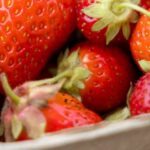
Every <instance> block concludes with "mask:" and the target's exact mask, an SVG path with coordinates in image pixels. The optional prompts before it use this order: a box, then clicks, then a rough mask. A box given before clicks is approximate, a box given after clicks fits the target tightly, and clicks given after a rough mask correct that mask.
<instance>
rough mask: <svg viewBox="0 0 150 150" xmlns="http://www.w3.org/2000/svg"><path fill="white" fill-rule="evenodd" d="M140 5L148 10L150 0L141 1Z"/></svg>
mask: <svg viewBox="0 0 150 150" xmlns="http://www.w3.org/2000/svg"><path fill="white" fill-rule="evenodd" d="M140 5H141V6H142V7H144V8H146V9H149V8H150V1H149V0H141V4H140Z"/></svg>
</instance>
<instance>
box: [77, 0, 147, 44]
mask: <svg viewBox="0 0 150 150" xmlns="http://www.w3.org/2000/svg"><path fill="white" fill-rule="evenodd" d="M143 4H146V3H144V2H143ZM138 5H140V1H139V0H128V1H127V0H121V1H120V0H115V1H114V0H107V1H106V0H78V1H77V20H78V21H77V22H78V27H79V29H80V30H81V31H82V32H83V33H84V35H85V37H87V38H88V39H89V40H91V41H92V42H96V43H98V44H104V45H105V44H109V43H110V42H111V43H113V44H118V43H124V42H125V41H126V40H128V39H129V37H130V33H131V32H132V29H133V28H134V24H135V23H136V22H137V20H138V13H137V11H138V12H142V13H144V14H146V15H148V16H150V13H149V12H148V11H147V10H145V9H144V8H141V7H140V6H138Z"/></svg>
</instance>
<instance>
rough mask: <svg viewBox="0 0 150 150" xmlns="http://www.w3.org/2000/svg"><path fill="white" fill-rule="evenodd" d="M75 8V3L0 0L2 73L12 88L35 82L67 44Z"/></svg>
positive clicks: (72, 28) (72, 1)
mask: <svg viewBox="0 0 150 150" xmlns="http://www.w3.org/2000/svg"><path fill="white" fill-rule="evenodd" d="M74 6H75V2H74V0H52V1H51V0H42V1H31V0H23V1H22V0H11V1H9V0H0V8H1V9H0V28H1V32H0V47H1V50H0V72H5V73H7V75H8V78H9V81H10V83H11V85H12V87H14V86H16V85H18V84H21V83H23V82H24V81H26V80H31V79H35V78H36V77H37V75H38V74H39V73H40V71H41V69H42V68H43V66H44V65H45V63H46V61H47V59H48V58H49V57H50V56H52V55H53V54H54V53H56V50H57V49H58V48H60V47H61V46H62V45H63V44H64V42H66V40H67V38H68V37H69V35H70V33H71V32H72V31H73V30H74V28H75V24H76V17H75V11H74V10H75V9H74ZM62 37H63V38H62Z"/></svg>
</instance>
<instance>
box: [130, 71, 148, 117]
mask: <svg viewBox="0 0 150 150" xmlns="http://www.w3.org/2000/svg"><path fill="white" fill-rule="evenodd" d="M129 107H130V112H131V115H132V116H135V115H140V114H145V113H150V73H147V74H145V75H144V76H143V77H141V78H140V79H139V81H138V82H137V83H136V85H135V87H134V89H133V92H132V93H131V96H130V98H129Z"/></svg>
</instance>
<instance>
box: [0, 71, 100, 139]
mask: <svg viewBox="0 0 150 150" xmlns="http://www.w3.org/2000/svg"><path fill="white" fill-rule="evenodd" d="M1 81H2V84H3V87H4V90H5V92H6V94H7V95H8V97H7V99H6V103H5V106H4V108H3V112H2V121H3V124H4V129H5V138H6V141H13V140H19V141H20V140H27V139H32V138H38V137H40V136H41V135H43V134H44V133H49V132H54V131H58V130H61V129H65V128H71V127H78V126H85V125H90V124H95V123H98V122H100V121H102V119H101V118H100V117H99V116H98V115H97V114H95V113H94V112H92V111H90V110H88V109H86V108H85V107H84V106H83V104H82V103H81V102H79V101H78V100H77V99H76V98H74V97H72V96H70V95H68V94H65V93H62V92H58V91H59V89H60V88H61V85H62V83H61V82H60V83H57V84H53V85H50V84H48V83H47V84H43V85H42V84H41V85H40V86H34V85H33V84H35V83H36V82H33V83H32V82H29V83H25V84H23V85H21V86H19V87H17V88H15V90H14V91H12V90H11V88H10V87H9V84H8V82H7V78H6V77H5V75H4V74H2V75H1ZM43 81H44V80H43ZM43 81H42V80H41V81H40V82H43Z"/></svg>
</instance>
